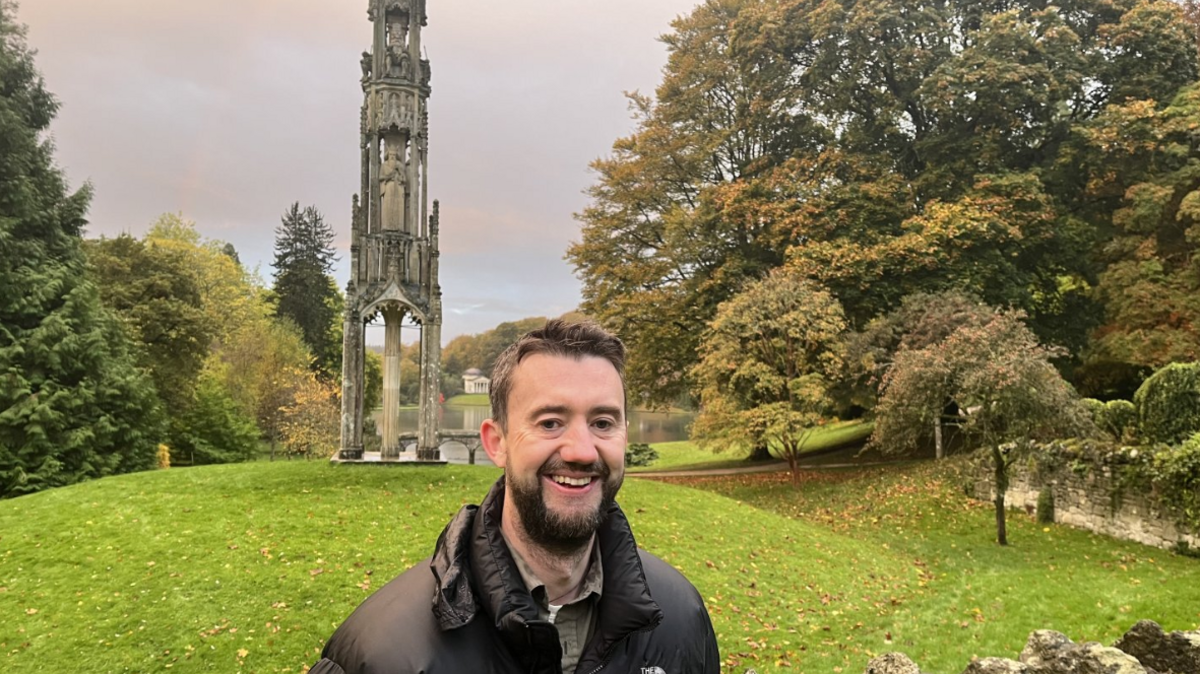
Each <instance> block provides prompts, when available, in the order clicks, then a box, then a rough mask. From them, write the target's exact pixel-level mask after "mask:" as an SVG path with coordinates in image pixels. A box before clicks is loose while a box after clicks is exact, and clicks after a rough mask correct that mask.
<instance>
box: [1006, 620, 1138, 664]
mask: <svg viewBox="0 0 1200 674" xmlns="http://www.w3.org/2000/svg"><path fill="white" fill-rule="evenodd" d="M1021 662H1023V663H1025V665H1027V666H1028V667H1029V670H1028V671H1029V674H1152V673H1151V672H1147V671H1146V668H1145V667H1143V666H1142V664H1141V663H1140V662H1138V659H1137V658H1135V657H1133V656H1132V655H1129V654H1128V653H1124V652H1122V651H1120V650H1117V649H1116V648H1109V647H1108V646H1103V645H1101V644H1097V643H1094V642H1088V643H1085V644H1077V643H1074V642H1073V641H1071V640H1070V639H1068V638H1067V637H1066V635H1064V634H1062V633H1061V632H1054V631H1052V630H1038V631H1036V632H1034V633H1033V634H1031V635H1029V642H1028V643H1026V644H1025V650H1023V651H1021Z"/></svg>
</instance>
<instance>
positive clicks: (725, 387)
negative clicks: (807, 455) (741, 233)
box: [692, 270, 846, 486]
mask: <svg viewBox="0 0 1200 674" xmlns="http://www.w3.org/2000/svg"><path fill="white" fill-rule="evenodd" d="M845 330H846V320H845V316H844V315H843V313H842V308H841V306H840V305H839V304H838V302H837V300H836V299H834V298H833V296H831V295H830V294H829V293H828V292H826V291H824V290H821V289H820V288H818V287H817V286H815V285H814V284H813V283H811V282H809V281H807V280H804V279H803V278H801V277H799V276H797V275H795V274H790V273H788V272H786V271H784V270H776V271H774V272H772V273H770V274H769V275H768V276H767V277H766V278H764V279H762V280H760V281H756V282H753V283H751V284H749V285H747V286H746V288H745V290H743V291H742V292H741V293H739V294H737V295H735V296H734V297H733V298H732V299H730V300H728V301H726V302H723V303H722V304H721V306H720V308H719V309H718V310H717V315H716V317H715V318H714V319H713V321H712V323H711V324H710V325H709V329H708V330H707V331H706V332H705V333H704V337H703V338H702V340H701V342H700V362H699V363H698V364H697V365H696V367H695V368H694V371H693V373H692V374H693V376H694V377H695V378H696V380H697V381H699V382H700V383H701V389H700V405H701V407H700V414H699V416H698V417H697V418H696V422H695V424H694V425H693V427H692V435H693V437H694V438H695V439H696V440H697V441H699V442H700V444H701V445H702V446H708V447H716V448H724V447H725V446H735V447H741V448H743V449H746V450H749V449H752V448H754V447H757V446H761V445H769V446H771V447H774V448H775V449H776V450H777V451H778V452H779V454H780V455H782V456H783V457H784V458H785V459H787V462H788V467H789V468H790V469H791V472H792V481H793V483H794V484H796V485H797V486H798V485H799V482H800V469H799V463H798V461H799V459H800V456H801V454H802V453H803V452H804V449H805V446H806V444H807V442H808V440H809V438H810V437H811V436H812V434H813V432H814V431H815V430H816V429H817V428H819V427H820V426H823V425H824V424H825V423H826V422H828V421H829V420H830V418H831V411H832V407H833V400H832V398H831V395H830V386H831V382H832V380H833V379H834V377H835V376H836V373H837V372H838V371H839V370H840V369H841V367H842V364H843V360H842V338H843V333H844V332H845Z"/></svg>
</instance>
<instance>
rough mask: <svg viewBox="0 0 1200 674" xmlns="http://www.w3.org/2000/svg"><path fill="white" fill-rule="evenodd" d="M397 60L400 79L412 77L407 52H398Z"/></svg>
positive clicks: (410, 61)
mask: <svg viewBox="0 0 1200 674" xmlns="http://www.w3.org/2000/svg"><path fill="white" fill-rule="evenodd" d="M397 60H398V61H399V62H400V77H401V78H402V79H409V78H411V77H412V58H410V57H409V55H408V52H407V51H402V52H400V56H399V58H398V59H397Z"/></svg>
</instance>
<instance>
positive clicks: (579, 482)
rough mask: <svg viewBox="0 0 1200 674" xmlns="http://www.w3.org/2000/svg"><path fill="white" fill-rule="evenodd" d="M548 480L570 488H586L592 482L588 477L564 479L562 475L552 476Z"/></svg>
mask: <svg viewBox="0 0 1200 674" xmlns="http://www.w3.org/2000/svg"><path fill="white" fill-rule="evenodd" d="M550 479H551V480H554V481H555V482H557V483H559V484H566V485H570V486H572V487H586V486H587V485H588V484H589V483H590V482H591V481H592V478H590V477H565V476H563V475H552V476H551V477H550Z"/></svg>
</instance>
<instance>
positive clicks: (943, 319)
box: [838, 290, 993, 459]
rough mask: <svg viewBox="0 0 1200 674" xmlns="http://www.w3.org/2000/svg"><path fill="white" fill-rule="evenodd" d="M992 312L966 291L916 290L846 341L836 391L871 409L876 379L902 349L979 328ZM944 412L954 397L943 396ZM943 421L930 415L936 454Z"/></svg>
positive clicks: (942, 448)
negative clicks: (842, 370) (938, 291)
mask: <svg viewBox="0 0 1200 674" xmlns="http://www.w3.org/2000/svg"><path fill="white" fill-rule="evenodd" d="M992 316H993V310H992V308H991V307H989V306H987V305H985V304H983V303H982V302H980V301H979V299H978V298H977V297H975V296H973V295H971V294H969V293H965V292H961V291H957V290H951V291H946V292H941V293H915V294H912V295H909V296H907V297H905V298H904V300H903V302H902V303H901V305H900V307H899V308H898V309H896V310H895V311H893V312H891V313H890V314H887V315H886V316H882V317H880V318H877V319H875V320H873V321H871V322H870V323H869V324H868V325H867V327H866V328H865V329H864V330H863V331H862V332H859V333H855V334H853V335H851V336H850V337H849V338H848V339H847V347H846V352H847V355H846V368H845V369H844V375H843V379H842V382H841V383H840V386H839V390H838V392H839V394H840V395H841V396H843V397H844V398H845V399H847V400H848V403H849V404H853V405H859V406H861V407H863V408H866V409H871V408H874V407H875V404H876V402H877V396H878V393H879V383H880V381H882V379H883V377H884V375H885V374H886V373H887V371H888V369H889V368H891V367H892V365H893V364H894V362H895V359H896V354H897V353H898V352H899V351H901V350H910V351H911V350H919V349H924V348H927V347H930V346H933V345H934V344H937V343H939V342H941V341H943V340H944V339H946V338H947V337H949V336H950V335H951V334H952V333H954V331H956V330H958V329H959V328H962V327H967V326H971V327H979V326H982V325H985V324H987V323H988V322H989V321H990V320H991V318H992ZM942 408H943V410H944V409H945V408H950V412H951V413H954V412H955V410H953V401H952V400H949V399H946V400H945V401H943V404H942ZM943 426H944V419H943V418H942V414H941V413H937V414H935V415H934V418H933V423H932V427H933V437H934V449H935V454H936V456H937V458H939V459H941V458H943V457H944V455H945V443H944V441H943Z"/></svg>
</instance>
